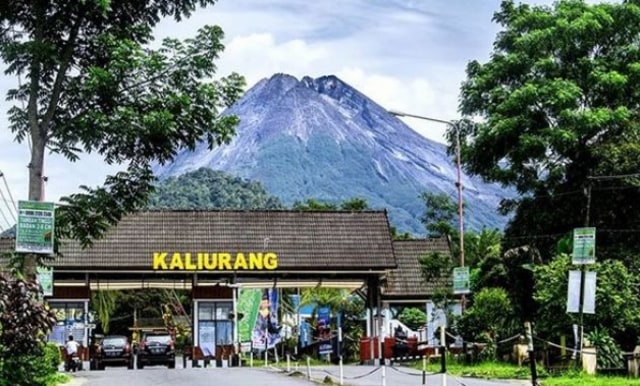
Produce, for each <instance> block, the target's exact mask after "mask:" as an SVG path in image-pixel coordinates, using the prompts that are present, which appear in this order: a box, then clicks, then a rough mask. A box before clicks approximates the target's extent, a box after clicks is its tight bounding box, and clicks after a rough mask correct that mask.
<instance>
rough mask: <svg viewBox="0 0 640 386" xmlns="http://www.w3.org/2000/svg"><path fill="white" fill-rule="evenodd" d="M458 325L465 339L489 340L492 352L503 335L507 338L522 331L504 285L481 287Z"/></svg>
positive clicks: (489, 349) (475, 340)
mask: <svg viewBox="0 0 640 386" xmlns="http://www.w3.org/2000/svg"><path fill="white" fill-rule="evenodd" d="M458 328H459V329H460V332H461V334H462V336H463V337H464V339H465V340H468V341H472V342H478V341H480V342H486V343H488V344H489V347H487V348H488V351H491V353H495V350H496V348H497V347H496V343H497V341H498V339H499V338H500V337H502V338H506V337H508V336H510V335H512V334H514V333H515V332H517V331H519V327H518V318H516V315H515V310H514V308H513V306H512V304H511V300H510V299H509V295H508V294H507V292H506V291H505V290H504V289H503V288H484V289H482V290H480V292H478V293H477V294H476V295H475V297H474V298H473V303H472V304H471V306H470V307H469V308H468V309H467V310H466V312H465V313H464V314H463V315H462V316H461V317H460V320H459V321H458ZM493 359H495V358H493Z"/></svg>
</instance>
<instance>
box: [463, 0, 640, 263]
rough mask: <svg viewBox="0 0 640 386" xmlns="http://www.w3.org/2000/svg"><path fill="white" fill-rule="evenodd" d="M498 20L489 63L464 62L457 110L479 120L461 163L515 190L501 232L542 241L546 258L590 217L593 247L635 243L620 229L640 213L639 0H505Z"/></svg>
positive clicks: (516, 239)
mask: <svg viewBox="0 0 640 386" xmlns="http://www.w3.org/2000/svg"><path fill="white" fill-rule="evenodd" d="M494 21H495V22H497V23H499V24H500V26H501V27H502V31H501V32H500V33H499V34H498V35H497V37H496V40H495V43H494V50H493V52H492V53H491V57H490V60H489V61H488V62H486V63H479V62H477V61H472V62H470V63H469V64H468V66H467V80H466V81H465V82H464V84H463V86H462V94H461V104H460V110H461V112H462V113H463V114H464V115H465V116H473V117H480V118H481V122H480V123H477V124H463V125H461V127H462V137H463V141H462V161H463V164H464V166H465V168H466V170H467V171H469V172H471V173H474V174H478V175H480V176H482V177H484V178H485V179H487V180H489V181H494V182H499V183H501V184H504V185H508V186H512V187H515V188H516V189H517V191H518V192H519V193H520V196H519V197H518V198H516V199H514V200H513V201H510V202H505V203H504V205H503V210H505V211H509V210H513V211H514V217H513V220H512V221H511V222H510V224H509V225H508V226H507V229H506V240H507V241H508V242H510V243H511V246H515V245H522V244H525V243H531V244H534V245H537V246H539V247H541V251H542V253H543V255H544V256H546V257H547V258H549V257H550V255H551V254H552V253H553V252H552V248H553V247H554V246H555V242H556V241H557V240H558V239H559V238H561V237H562V236H563V235H566V233H567V232H570V231H571V230H572V229H573V228H574V227H579V226H583V225H585V223H586V221H587V217H589V225H591V226H596V227H597V228H598V229H599V231H598V243H599V253H598V254H599V256H601V257H607V256H620V255H623V254H624V253H623V252H622V251H626V250H629V249H631V246H632V245H635V246H636V247H637V246H638V240H640V239H638V238H637V237H633V238H630V237H628V233H625V232H628V231H629V230H630V229H637V224H638V221H640V202H639V201H638V200H637V199H636V198H635V197H637V194H638V186H639V181H640V180H639V179H638V178H637V175H636V174H635V173H637V172H638V171H639V170H640V125H639V122H640V120H639V119H638V118H640V116H639V115H640V114H639V113H640V110H639V107H640V90H639V89H638V87H637V84H638V82H639V81H640V45H639V44H638V39H637V37H638V36H639V34H640V7H639V6H638V4H637V2H632V1H629V2H624V3H622V4H612V3H604V4H597V5H590V4H586V3H585V2H583V1H579V0H561V1H558V2H556V3H554V5H552V6H530V5H527V4H519V5H516V4H515V3H514V1H511V0H507V1H503V2H502V4H501V7H500V9H499V10H498V11H497V12H496V13H495V15H494ZM622 175H625V176H626V175H630V176H629V177H628V178H626V177H621V176H622ZM612 176H613V177H612ZM633 176H636V177H633ZM590 177H598V178H590ZM589 185H591V186H592V190H591V192H592V199H591V206H590V213H587V207H588V205H587V197H586V192H588V191H589V189H587V187H588V186H589ZM632 240H635V241H632ZM600 246H602V248H600Z"/></svg>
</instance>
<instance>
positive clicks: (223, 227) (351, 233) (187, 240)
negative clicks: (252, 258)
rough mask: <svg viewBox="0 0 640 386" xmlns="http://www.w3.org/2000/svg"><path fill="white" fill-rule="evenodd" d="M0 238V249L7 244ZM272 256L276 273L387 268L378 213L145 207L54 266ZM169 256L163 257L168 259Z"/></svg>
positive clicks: (137, 265)
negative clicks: (156, 257) (182, 256)
mask: <svg viewBox="0 0 640 386" xmlns="http://www.w3.org/2000/svg"><path fill="white" fill-rule="evenodd" d="M12 243H13V242H12V241H11V242H9V243H8V242H7V240H4V241H0V251H2V250H5V249H7V247H8V248H12V247H13V244H12ZM263 250H265V251H271V252H275V253H277V255H278V270H296V271H301V270H302V271H306V270H335V271H346V270H369V269H371V270H381V271H382V270H385V269H389V268H395V266H396V264H395V259H394V256H393V246H392V240H391V232H390V229H389V222H388V219H387V214H386V212H384V211H365V212H346V211H329V212H303V211H285V210H283V211H230V210H229V211H227V210H220V211H145V212H139V213H135V214H132V215H130V216H128V217H126V218H124V219H122V221H120V223H119V224H118V225H117V226H115V227H112V228H111V229H110V230H109V231H108V232H107V234H106V237H105V238H104V239H102V240H98V241H96V242H95V243H94V245H93V247H92V248H90V249H86V250H82V249H81V248H80V246H79V245H78V244H77V243H75V242H67V243H65V244H63V245H62V246H61V248H60V251H61V252H62V254H63V256H62V257H58V258H56V259H55V262H54V264H53V266H54V267H57V268H64V269H79V270H80V269H89V270H91V269H96V270H104V269H114V268H116V269H145V270H150V269H151V268H152V256H153V253H154V252H169V253H173V252H183V253H184V252H192V253H195V252H230V253H232V254H233V253H236V252H261V251H263ZM169 260H170V259H169Z"/></svg>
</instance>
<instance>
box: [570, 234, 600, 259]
mask: <svg viewBox="0 0 640 386" xmlns="http://www.w3.org/2000/svg"><path fill="white" fill-rule="evenodd" d="M571 262H572V263H573V264H577V265H578V264H594V263H595V262H596V228H575V229H574V230H573V254H572V259H571Z"/></svg>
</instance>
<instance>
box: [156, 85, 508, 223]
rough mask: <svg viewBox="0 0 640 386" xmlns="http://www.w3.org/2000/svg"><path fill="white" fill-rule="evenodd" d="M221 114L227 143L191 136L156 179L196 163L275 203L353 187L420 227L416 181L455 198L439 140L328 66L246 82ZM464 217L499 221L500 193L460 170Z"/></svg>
mask: <svg viewBox="0 0 640 386" xmlns="http://www.w3.org/2000/svg"><path fill="white" fill-rule="evenodd" d="M225 114H234V115H236V116H238V117H239V118H240V121H241V122H240V125H239V126H238V128H237V135H236V137H235V138H234V139H233V141H232V142H231V143H230V144H228V145H223V146H220V147H217V148H214V149H213V150H212V151H210V150H209V149H208V148H207V146H206V143H204V142H203V143H201V144H200V145H198V146H197V148H196V149H195V150H194V151H188V150H183V151H181V152H179V153H178V155H177V157H176V158H175V160H174V162H172V163H170V164H167V165H163V166H161V165H156V166H155V167H154V172H155V173H156V175H157V176H158V177H159V178H160V179H164V178H168V177H171V176H177V175H181V174H184V173H186V172H189V171H192V170H196V169H199V168H201V167H207V168H211V169H213V170H222V171H225V172H228V173H231V174H233V175H236V176H238V177H241V178H244V179H248V180H255V181H259V182H260V183H261V184H262V185H263V186H264V187H265V188H266V189H267V191H268V192H269V193H270V194H273V195H275V196H277V197H279V198H280V199H281V200H282V202H283V203H284V204H285V205H291V204H292V203H294V202H295V201H304V200H306V199H308V198H315V199H318V200H321V201H329V202H342V201H344V200H347V199H350V198H354V197H359V198H364V199H366V200H367V202H368V203H369V205H370V207H371V208H376V209H379V208H386V209H388V211H389V218H390V221H391V223H392V225H393V226H395V227H396V228H397V229H398V231H400V232H405V231H406V232H411V233H414V234H416V235H423V234H425V227H424V225H422V224H421V223H420V218H421V217H422V215H423V214H424V211H425V205H424V202H423V201H422V200H421V199H420V198H419V196H420V194H421V193H422V192H425V191H430V192H434V193H445V194H448V195H451V197H452V198H453V200H454V201H455V200H456V187H455V180H456V167H455V164H454V163H453V162H452V159H451V157H449V156H448V155H447V154H446V148H445V146H444V145H443V144H440V143H437V142H434V141H431V140H429V139H427V138H424V137H423V136H421V135H420V134H418V133H417V132H415V131H414V130H412V129H411V128H410V127H408V126H407V125H405V124H404V123H403V122H402V121H401V120H399V119H397V118H396V117H394V116H393V115H390V114H389V113H388V112H387V111H386V110H385V109H384V108H383V107H381V106H380V105H378V104H376V103H375V102H373V101H372V100H371V99H369V98H368V97H366V96H365V95H363V94H362V93H360V92H359V91H357V90H356V89H354V88H353V87H351V86H349V85H348V84H346V83H345V82H343V81H342V80H340V79H339V78H337V77H336V76H333V75H330V76H323V77H320V78H317V79H312V78H310V77H304V78H302V79H301V80H298V79H296V78H294V77H293V76H290V75H285V74H276V75H274V76H272V77H271V78H269V79H263V80H261V81H260V82H258V83H257V84H256V85H255V86H253V87H252V88H251V89H250V90H248V91H247V92H246V94H245V95H244V97H243V98H242V99H241V100H240V101H238V102H237V103H236V104H235V105H233V106H231V107H230V108H229V109H228V110H227V111H225ZM462 184H463V186H464V202H465V222H466V225H467V226H468V227H470V228H472V229H480V228H482V227H484V226H487V227H497V228H500V229H502V228H503V226H504V225H505V223H506V221H507V218H506V217H504V216H501V215H499V214H498V213H497V210H496V209H497V206H498V203H499V201H500V200H501V198H503V197H505V196H507V195H509V194H508V193H507V192H506V191H505V190H504V189H502V188H501V187H500V186H498V185H495V184H487V183H484V182H483V181H482V180H481V179H479V178H477V177H472V176H467V175H464V176H463V178H462Z"/></svg>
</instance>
